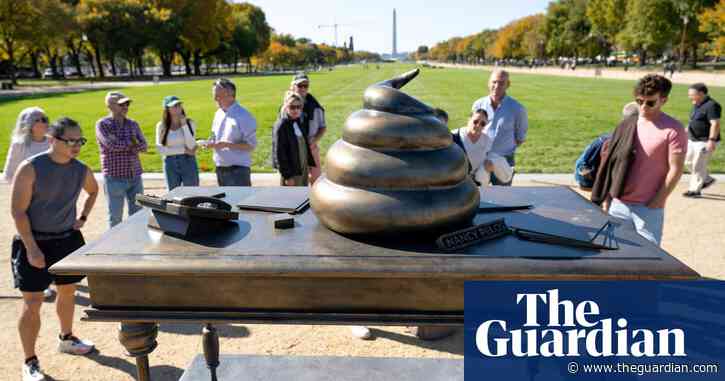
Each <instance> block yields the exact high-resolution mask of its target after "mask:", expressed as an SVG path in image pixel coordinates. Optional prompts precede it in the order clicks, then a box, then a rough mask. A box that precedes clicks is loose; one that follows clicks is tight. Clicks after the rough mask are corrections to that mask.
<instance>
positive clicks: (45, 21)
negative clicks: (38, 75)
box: [32, 0, 82, 78]
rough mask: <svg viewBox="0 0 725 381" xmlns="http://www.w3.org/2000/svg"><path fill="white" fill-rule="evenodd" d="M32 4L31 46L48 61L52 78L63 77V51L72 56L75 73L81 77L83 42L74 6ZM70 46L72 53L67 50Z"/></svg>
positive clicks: (48, 1) (51, 0) (36, 0)
mask: <svg viewBox="0 0 725 381" xmlns="http://www.w3.org/2000/svg"><path fill="white" fill-rule="evenodd" d="M32 3H33V8H34V9H35V10H36V12H37V16H36V17H35V21H34V22H33V25H34V31H33V35H34V41H33V43H34V46H35V48H37V49H38V51H40V52H42V53H43V54H44V55H45V57H46V59H47V60H48V64H49V65H50V69H51V71H52V73H53V77H54V78H57V77H62V76H64V75H65V70H64V67H63V66H64V65H63V57H64V56H65V53H66V51H68V52H70V53H71V59H72V61H73V64H74V66H75V67H76V71H77V72H79V73H80V72H81V67H80V66H81V65H80V57H79V54H80V44H82V40H81V39H80V35H79V32H78V28H79V27H78V24H77V18H76V14H75V11H74V9H73V6H71V5H69V4H67V3H66V2H64V1H61V0H33V1H32ZM69 45H70V47H71V48H73V50H70V49H69Z"/></svg>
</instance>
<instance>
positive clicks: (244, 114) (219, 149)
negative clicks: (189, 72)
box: [205, 78, 257, 187]
mask: <svg viewBox="0 0 725 381" xmlns="http://www.w3.org/2000/svg"><path fill="white" fill-rule="evenodd" d="M212 95H213V97H214V101H215V102H216V103H217V106H219V109H218V110H217V111H216V114H214V121H213V122H212V126H211V129H212V136H211V139H210V141H209V143H207V144H206V145H205V147H207V148H212V149H213V150H214V164H215V165H216V177H217V183H219V186H247V187H248V186H251V185H252V179H251V177H252V176H251V167H252V151H254V149H255V148H256V147H257V120H256V119H254V116H252V114H251V113H250V112H249V111H247V110H246V109H245V108H243V107H242V106H240V105H239V103H238V102H237V100H236V97H237V87H236V86H235V85H234V82H232V81H230V80H228V79H226V78H220V79H218V80H217V81H216V82H214V86H213V88H212Z"/></svg>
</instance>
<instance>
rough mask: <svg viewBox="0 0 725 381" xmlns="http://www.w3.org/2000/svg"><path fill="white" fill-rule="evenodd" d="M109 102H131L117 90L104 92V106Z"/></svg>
mask: <svg viewBox="0 0 725 381" xmlns="http://www.w3.org/2000/svg"><path fill="white" fill-rule="evenodd" d="M111 102H113V103H116V104H119V105H120V104H123V103H129V102H131V98H129V97H127V96H125V95H123V93H121V92H118V91H110V92H108V94H106V106H108V105H110V104H111Z"/></svg>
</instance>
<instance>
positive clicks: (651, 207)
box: [609, 75, 687, 245]
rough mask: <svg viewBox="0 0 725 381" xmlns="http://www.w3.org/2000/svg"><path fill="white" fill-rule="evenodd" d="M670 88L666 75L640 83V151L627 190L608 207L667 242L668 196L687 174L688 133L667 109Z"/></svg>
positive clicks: (637, 147) (637, 91) (657, 241)
mask: <svg viewBox="0 0 725 381" xmlns="http://www.w3.org/2000/svg"><path fill="white" fill-rule="evenodd" d="M671 89H672V83H671V82H670V80H668V79H667V78H665V77H663V76H661V75H647V76H645V77H643V78H642V79H640V80H639V82H637V86H636V87H635V88H634V97H635V100H636V102H637V104H638V105H639V119H638V120H637V132H636V135H635V138H634V142H633V148H634V150H635V154H634V158H633V159H632V161H631V163H630V165H629V170H628V171H627V175H626V180H625V182H624V189H623V191H622V193H621V194H620V195H619V197H617V198H615V199H614V200H612V202H611V205H610V207H609V214H610V215H612V216H615V217H619V218H623V219H625V220H629V221H632V223H633V224H634V227H635V228H636V229H637V232H638V233H639V234H640V235H641V236H643V237H645V238H647V239H648V240H650V241H652V242H654V243H655V244H657V245H659V244H660V242H661V240H662V227H663V224H664V207H665V204H666V202H667V197H669V195H670V194H671V193H672V191H673V190H674V189H675V186H676V185H677V182H678V181H679V180H680V176H682V170H683V167H684V163H685V155H686V153H687V131H686V130H685V128H684V127H683V126H682V124H681V123H680V122H678V121H677V120H676V119H674V118H673V117H671V116H669V115H667V114H665V113H664V112H662V106H664V105H665V103H667V97H668V96H669V94H670V90H671Z"/></svg>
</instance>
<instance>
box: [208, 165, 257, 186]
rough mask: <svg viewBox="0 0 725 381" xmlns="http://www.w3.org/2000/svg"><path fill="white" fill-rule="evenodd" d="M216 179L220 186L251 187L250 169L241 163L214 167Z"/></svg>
mask: <svg viewBox="0 0 725 381" xmlns="http://www.w3.org/2000/svg"><path fill="white" fill-rule="evenodd" d="M216 181H217V183H219V186H220V187H230V186H232V187H234V186H236V187H251V186H252V171H251V170H250V169H249V167H243V166H241V165H232V166H229V167H216Z"/></svg>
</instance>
